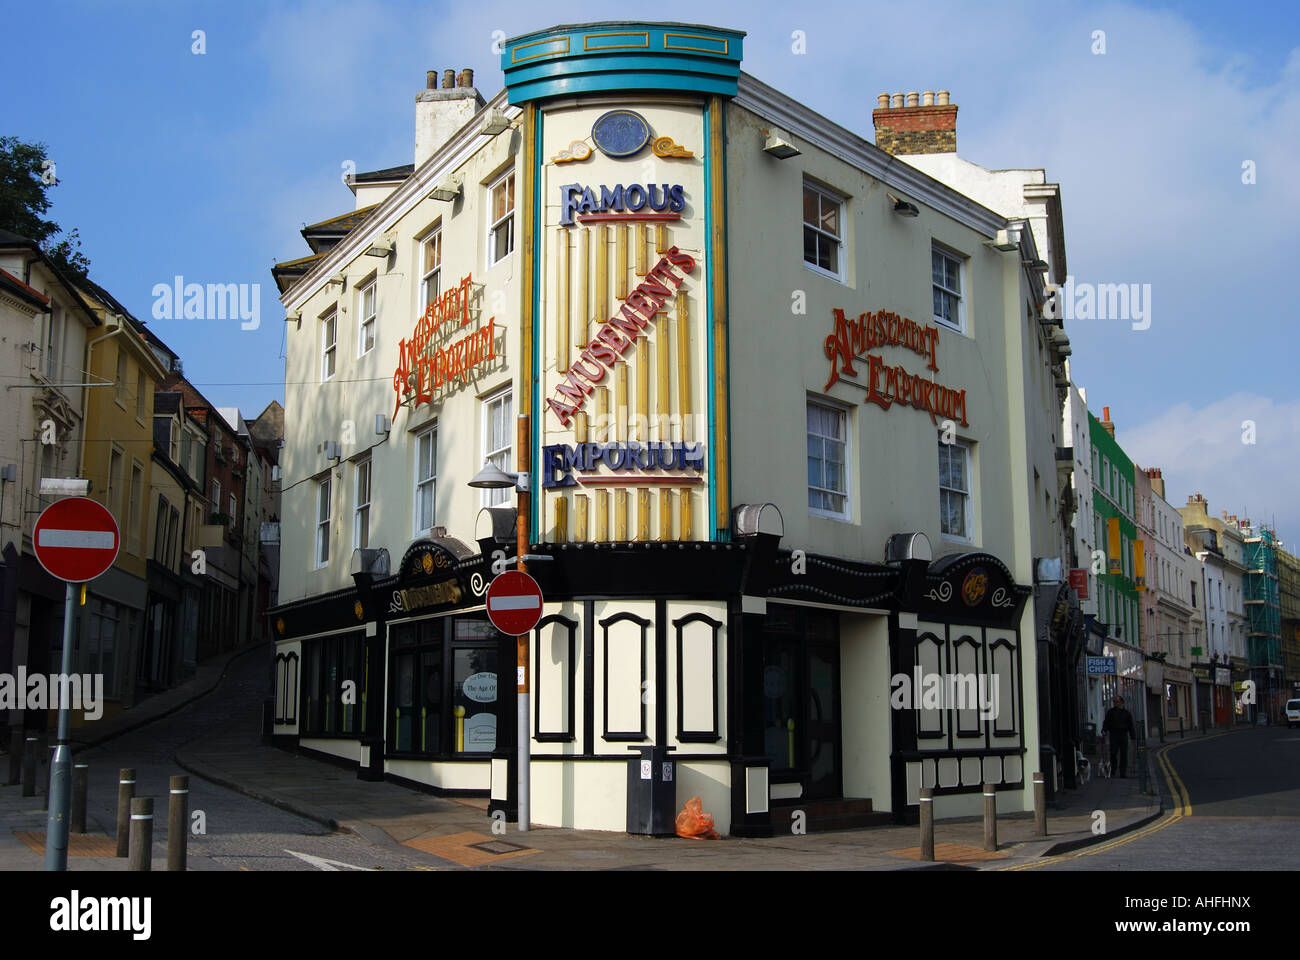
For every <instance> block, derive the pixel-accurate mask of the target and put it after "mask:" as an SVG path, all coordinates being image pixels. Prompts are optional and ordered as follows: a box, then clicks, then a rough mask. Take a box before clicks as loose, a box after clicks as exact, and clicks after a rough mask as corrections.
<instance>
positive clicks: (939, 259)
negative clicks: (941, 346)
mask: <svg viewBox="0 0 1300 960" xmlns="http://www.w3.org/2000/svg"><path fill="white" fill-rule="evenodd" d="M930 280H931V284H932V287H933V290H934V319H935V320H936V321H937V322H939V323H946V324H947V325H948V326H950V327H954V328H956V329H957V330H961V329H962V327H963V317H962V300H961V260H960V259H959V258H957V257H956V256H954V255H953V254H952V253H950V252H949V251H947V250H944V249H943V248H942V247H939V246H934V247H931V249H930Z"/></svg>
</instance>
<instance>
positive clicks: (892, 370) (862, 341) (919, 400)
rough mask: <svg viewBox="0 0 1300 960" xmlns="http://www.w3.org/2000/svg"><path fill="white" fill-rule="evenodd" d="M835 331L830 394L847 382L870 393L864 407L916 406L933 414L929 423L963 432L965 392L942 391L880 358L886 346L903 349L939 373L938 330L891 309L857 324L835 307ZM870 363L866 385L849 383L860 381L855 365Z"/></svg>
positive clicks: (830, 343)
mask: <svg viewBox="0 0 1300 960" xmlns="http://www.w3.org/2000/svg"><path fill="white" fill-rule="evenodd" d="M832 312H833V314H834V316H835V332H834V333H832V334H830V335H829V336H828V337H827V338H826V356H827V358H828V359H829V360H830V362H831V373H830V378H829V379H828V380H827V381H826V388H825V389H827V390H829V389H830V388H831V387H832V386H833V385H834V384H835V383H837V382H838V381H839V380H841V379H844V380H846V381H847V382H848V383H852V384H853V385H854V386H856V387H861V388H862V389H863V390H865V391H867V395H866V397H865V398H864V399H863V401H862V402H863V403H874V404H875V405H876V406H878V407H880V408H881V409H882V410H888V409H889V408H890V407H892V406H893V405H894V404H896V403H897V404H900V405H902V406H910V407H915V408H916V409H917V410H924V411H926V412H927V413H929V414H930V422H931V423H936V424H937V423H938V422H939V421H940V420H953V421H955V422H957V423H960V424H961V425H962V426H963V427H967V426H970V424H969V423H967V421H966V391H965V390H957V389H955V388H952V387H947V386H944V385H942V384H940V383H938V382H937V381H936V380H931V379H928V378H926V377H922V376H919V375H917V374H913V373H911V372H910V371H909V370H908V369H907V368H906V367H904V366H903V365H902V364H897V365H895V366H887V365H886V364H885V359H884V357H883V356H881V355H880V354H878V353H868V352H867V351H870V350H879V349H880V348H882V347H904V348H906V349H908V350H911V351H912V352H913V353H915V354H917V355H918V356H920V357H922V358H923V359H925V361H926V364H925V368H926V369H927V370H931V371H933V372H935V373H938V372H939V364H938V361H937V358H938V351H939V328H938V327H936V326H933V325H929V326H922V325H921V324H919V323H915V322H913V321H911V320H909V319H907V317H900V316H899V315H898V314H896V313H891V312H889V311H888V310H877V311H876V312H875V313H861V314H859V315H858V318H857V319H856V320H851V319H849V318H847V317H846V316H845V315H844V311H843V310H840V309H838V308H836V309H835V310H834V311H832ZM859 360H861V361H863V362H864V363H866V370H865V371H864V375H865V376H866V378H867V382H866V383H862V382H860V381H858V380H852V379H849V378H851V377H856V376H858V375H859V374H858V370H857V367H855V366H854V364H855V362H856V361H859Z"/></svg>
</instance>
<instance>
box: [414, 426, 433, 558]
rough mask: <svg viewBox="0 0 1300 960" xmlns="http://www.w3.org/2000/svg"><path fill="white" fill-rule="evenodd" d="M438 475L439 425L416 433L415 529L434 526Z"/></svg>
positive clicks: (419, 530)
mask: <svg viewBox="0 0 1300 960" xmlns="http://www.w3.org/2000/svg"><path fill="white" fill-rule="evenodd" d="M437 477H438V427H437V425H436V424H435V425H434V426H432V427H430V428H429V429H428V430H425V431H423V432H422V433H417V434H416V435H415V511H414V513H415V531H416V533H421V532H427V531H428V530H429V529H430V528H431V527H432V526H433V517H434V513H433V508H434V484H435V482H436V480H437Z"/></svg>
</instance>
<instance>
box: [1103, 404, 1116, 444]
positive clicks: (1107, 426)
mask: <svg viewBox="0 0 1300 960" xmlns="http://www.w3.org/2000/svg"><path fill="white" fill-rule="evenodd" d="M1101 428H1102V429H1103V430H1105V431H1106V432H1107V433H1109V434H1110V435H1111V436H1112V437H1113V436H1115V424H1113V423H1111V422H1110V407H1102V408H1101Z"/></svg>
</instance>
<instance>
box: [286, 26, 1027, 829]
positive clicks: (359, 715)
mask: <svg viewBox="0 0 1300 960" xmlns="http://www.w3.org/2000/svg"><path fill="white" fill-rule="evenodd" d="M743 36H744V35H743V34H741V33H739V32H736V31H732V30H725V29H717V28H713V27H703V26H694V25H679V24H650V23H645V24H642V23H622V22H620V23H601V24H590V25H583V26H563V27H556V28H553V29H550V30H545V31H542V32H539V33H533V34H528V35H525V36H522V37H518V38H515V39H513V40H510V41H507V42H506V43H505V45H504V53H503V55H502V68H503V71H504V74H505V85H506V89H505V90H504V91H503V92H502V93H500V94H498V95H497V96H496V97H495V98H493V99H492V100H491V101H490V102H487V103H483V102H482V101H481V100H479V99H478V96H477V93H476V92H475V93H473V96H472V97H471V96H470V94H469V93H462V94H457V93H454V92H452V91H454V90H456V89H463V86H462V87H452V86H451V84H450V83H449V82H446V81H444V87H443V89H442V90H440V91H438V92H437V95H436V96H433V95H429V94H422V95H421V98H417V99H418V101H419V104H424V103H427V102H433V103H437V104H446V103H454V104H460V105H462V106H463V102H464V101H465V100H466V99H467V98H468V99H470V100H471V101H472V102H473V103H474V104H475V105H476V106H477V108H478V109H477V110H475V111H474V112H473V113H472V116H470V115H469V114H468V113H467V114H466V116H470V119H468V120H462V121H460V123H461V125H460V126H459V127H457V128H456V129H455V131H454V132H452V133H450V134H449V139H448V140H447V141H446V142H445V143H444V144H442V145H441V146H435V147H431V146H430V141H429V140H428V138H427V137H425V139H424V140H423V144H424V149H425V150H426V151H427V156H424V157H422V156H420V155H419V153H418V152H417V157H416V164H415V166H414V169H413V170H411V171H410V172H409V173H406V172H404V171H402V169H401V168H392V169H391V170H390V171H384V172H382V173H384V174H385V177H389V175H391V179H392V180H393V181H394V183H395V185H393V186H387V187H385V188H384V189H386V190H388V191H389V192H387V193H384V192H383V190H379V189H377V188H375V187H373V186H371V184H375V183H381V182H383V183H386V182H387V181H386V180H385V179H384V178H381V177H379V176H378V175H376V176H371V175H359V176H358V177H357V178H356V180H357V181H358V183H364V184H366V185H367V186H366V189H365V190H364V191H361V190H358V203H359V204H360V203H361V196H362V193H363V192H364V194H365V202H366V203H368V204H370V203H373V204H374V207H373V209H372V210H371V211H370V212H369V213H368V214H367V215H366V216H365V217H364V218H363V219H362V220H361V222H360V223H359V224H358V225H357V226H356V227H354V228H353V229H352V230H351V231H350V232H349V233H348V234H347V235H346V236H344V237H343V239H342V240H340V241H339V242H338V243H337V245H335V246H333V247H331V248H330V249H328V250H327V251H325V252H324V253H323V254H321V255H319V256H317V257H313V258H309V260H310V261H311V262H310V263H306V264H304V263H302V262H295V267H294V269H295V270H297V271H301V272H300V273H299V274H298V275H297V276H296V277H295V278H294V279H293V280H292V281H291V282H289V283H288V284H287V286H286V288H285V292H284V297H283V300H284V303H285V306H286V309H287V311H288V314H289V321H290V323H289V338H288V344H289V345H288V361H287V366H286V374H287V381H288V386H287V388H286V399H287V404H286V412H285V423H286V449H285V451H284V454H285V457H284V464H285V466H284V487H283V525H284V526H283V534H282V536H283V550H282V567H281V578H280V599H281V605H280V606H279V607H278V608H276V609H275V610H273V611H272V612H271V616H272V619H273V622H274V626H275V629H276V632H277V635H278V638H279V639H278V652H277V705H276V727H275V730H276V734H277V737H278V738H279V739H280V742H282V743H286V744H291V745H296V746H297V747H299V748H301V749H307V750H311V751H315V752H317V753H321V754H327V755H330V756H333V757H335V758H337V759H339V760H340V761H342V762H344V763H347V764H349V765H355V766H356V768H357V770H358V775H359V776H362V777H368V778H379V777H388V778H392V779H397V780H401V781H404V782H409V783H413V784H416V785H419V786H421V787H424V788H426V789H431V790H434V791H436V792H442V793H466V794H474V795H479V796H487V797H490V798H491V803H492V806H493V808H494V809H504V810H506V811H513V810H514V809H515V808H516V803H517V798H516V797H515V795H514V792H515V770H514V764H515V760H514V757H515V743H514V736H515V734H514V731H515V729H516V715H515V710H516V707H515V701H516V698H515V697H514V696H512V695H511V694H512V693H513V685H512V684H510V683H509V678H510V675H511V674H510V670H509V667H510V660H511V658H512V657H513V653H514V649H515V644H514V640H513V638H510V637H505V636H503V635H501V634H499V633H497V632H496V631H495V630H494V629H493V628H492V627H491V625H490V623H489V622H488V620H487V618H486V615H485V612H484V600H483V596H484V593H485V591H486V587H487V583H488V582H489V581H490V579H491V577H492V574H493V571H492V563H493V556H494V554H496V555H497V558H498V561H500V559H501V558H502V557H504V558H505V559H506V564H505V565H506V566H509V565H510V562H511V560H512V558H513V557H514V555H515V553H516V546H515V544H516V533H517V530H518V527H517V524H523V525H526V533H527V537H526V542H527V544H528V546H527V550H528V554H529V559H528V560H527V567H528V571H529V573H531V574H532V575H533V576H534V577H535V578H536V579H537V581H538V583H539V584H540V586H541V589H542V592H543V596H544V598H545V604H544V609H543V611H542V619H541V621H540V623H539V625H538V627H537V629H536V630H535V631H534V634H533V636H532V637H531V657H532V660H531V663H530V673H531V677H530V679H531V684H530V699H529V709H530V717H529V729H530V735H531V743H530V755H531V761H530V763H531V771H530V772H531V795H530V803H531V818H532V820H533V822H535V823H538V824H548V825H558V826H569V827H579V828H594V829H608V830H623V829H625V827H626V824H627V796H628V782H629V770H628V760H629V758H630V757H636V756H637V754H636V753H634V752H632V751H630V750H629V748H636V747H652V746H653V747H660V748H668V749H669V751H670V752H668V753H667V757H666V759H668V760H670V761H672V762H673V764H674V767H673V776H674V783H675V791H676V807H677V809H680V808H681V807H682V805H683V804H684V802H685V801H686V800H687V799H689V798H690V797H692V796H696V795H698V796H700V797H701V798H702V800H703V804H704V809H705V810H706V811H707V812H709V813H711V814H713V815H714V817H715V818H716V823H717V826H718V829H719V830H721V831H723V832H729V833H733V834H749V835H761V834H767V833H771V832H774V831H775V832H778V833H779V832H784V831H786V830H789V829H790V823H791V813H792V812H793V811H794V810H795V809H800V810H803V811H804V812H805V814H806V816H807V822H808V825H809V827H810V828H812V829H817V828H818V827H835V826H850V825H860V824H867V823H871V822H884V821H888V820H894V821H899V822H903V821H907V820H909V819H913V818H915V817H916V816H917V810H918V795H919V790H920V789H921V788H922V787H933V788H934V790H935V795H936V798H937V799H936V805H937V807H938V811H937V812H938V815H939V816H941V817H945V816H960V815H972V814H975V813H978V811H979V810H980V809H981V804H982V800H981V797H980V793H981V784H982V783H984V782H989V783H993V784H995V785H996V789H997V791H998V798H999V799H998V805H999V808H1000V809H1003V810H1007V811H1011V810H1023V809H1032V802H1033V801H1032V797H1033V794H1032V782H1031V774H1032V773H1033V771H1034V770H1036V769H1038V768H1039V765H1040V763H1041V762H1042V761H1041V758H1040V757H1039V743H1038V733H1037V729H1036V720H1035V717H1036V715H1037V711H1036V709H1035V707H1036V704H1037V693H1036V686H1035V676H1036V671H1037V667H1036V663H1035V650H1034V642H1033V637H1034V625H1033V616H1032V611H1031V610H1028V609H1027V608H1026V600H1027V599H1028V598H1029V596H1030V594H1031V588H1030V586H1029V584H1030V583H1031V582H1032V581H1031V578H1032V573H1033V570H1032V565H1033V551H1032V543H1031V534H1030V523H1031V506H1030V505H1031V501H1032V499H1033V494H1032V492H1031V490H1032V479H1031V465H1030V464H1029V463H1028V460H1027V456H1026V453H1025V450H1026V448H1027V443H1026V438H1025V437H1024V425H1025V424H1026V423H1029V422H1031V418H1029V417H1027V416H1026V413H1027V411H1026V409H1025V404H1026V403H1029V402H1032V397H1031V395H1030V394H1029V393H1027V392H1026V391H1025V390H1024V388H1023V385H1022V380H1023V375H1024V374H1023V370H1024V359H1023V358H1024V354H1025V351H1026V350H1027V345H1028V344H1030V343H1032V337H1033V336H1035V335H1036V334H1037V330H1036V327H1035V325H1036V324H1038V323H1040V322H1042V321H1041V319H1040V318H1041V308H1042V304H1043V299H1044V297H1043V288H1042V278H1041V275H1040V274H1038V273H1035V272H1034V271H1033V270H1032V269H1027V268H1026V265H1032V264H1033V263H1034V261H1036V260H1037V259H1038V254H1037V251H1036V250H1035V248H1034V241H1033V236H1032V233H1031V231H1030V230H1028V229H1027V228H1025V229H1021V225H1020V224H1018V223H1017V222H1011V221H1008V220H1006V219H1005V218H1003V217H1001V216H999V215H997V214H995V213H994V212H992V211H990V210H988V209H986V208H985V207H982V206H980V205H979V204H976V203H975V202H974V201H972V200H970V199H969V198H967V197H965V196H963V195H961V194H960V193H957V192H956V191H954V190H952V189H951V188H949V187H946V186H944V185H943V184H941V183H939V182H938V181H936V180H933V179H931V178H930V177H928V176H926V175H925V174H923V173H921V172H919V171H917V170H915V169H914V168H912V167H910V166H908V165H907V164H906V163H904V162H902V161H900V160H897V159H895V158H894V157H891V156H890V155H889V154H887V153H885V152H883V151H881V150H879V149H877V148H876V147H875V146H874V145H872V144H871V143H869V142H867V141H865V140H863V139H861V138H860V137H859V136H857V135H856V134H854V133H852V132H850V131H848V130H846V129H843V128H841V127H838V126H836V125H835V124H833V123H831V122H830V121H828V120H826V119H825V118H823V117H820V116H818V115H817V114H815V113H813V112H812V111H810V110H808V109H807V108H805V107H804V106H802V105H800V104H799V103H797V102H796V101H794V100H792V99H791V98H789V97H787V96H785V95H783V94H781V93H779V92H777V91H775V90H773V89H772V88H770V87H767V86H766V85H764V84H763V83H761V82H759V81H758V80H756V79H754V78H752V77H750V76H748V75H746V74H743V73H742V72H741V71H740V62H741V55H742V42H743ZM432 79H433V75H432V74H431V83H432ZM449 79H450V78H448V80H449ZM459 79H461V78H458V80H459ZM449 88H450V89H449ZM421 109H423V107H422V106H421V105H417V115H418V114H419V111H420V110H421ZM417 128H418V129H421V130H426V131H427V130H436V129H437V128H438V124H437V123H428V122H422V121H420V120H419V119H417ZM420 142H421V141H420V140H419V139H417V144H419V143H420ZM417 149H419V148H417ZM503 183H509V184H510V190H509V192H508V193H507V192H504V191H502V190H501V189H500V187H501V185H502V184H503ZM507 234H508V235H507ZM438 235H441V238H442V239H441V247H440V249H439V251H438V255H437V257H436V258H433V259H436V260H437V262H438V266H437V270H438V271H440V273H441V276H442V277H443V278H445V279H443V280H442V281H441V286H440V287H439V288H438V290H437V291H436V292H435V293H430V292H429V291H428V289H426V288H424V287H422V286H421V285H420V283H419V282H417V281H418V279H419V278H421V277H428V276H432V275H433V273H432V272H431V271H433V270H434V268H433V267H431V266H430V264H431V263H432V260H431V259H426V257H429V256H430V252H429V240H430V238H432V237H435V236H438ZM368 253H369V254H370V255H367V254H368ZM367 291H373V292H370V293H367ZM429 304H432V306H429ZM367 331H369V332H367ZM385 376H389V377H391V386H390V383H389V381H388V380H381V379H380V378H383V377H385ZM303 381H305V382H303ZM300 383H301V385H300ZM377 414H378V415H380V416H379V418H378V419H379V422H376V415H377ZM516 416H520V417H522V418H526V420H523V421H522V422H523V423H525V424H526V428H527V429H526V431H524V430H520V431H519V432H518V433H517V434H516V432H515V428H514V422H515V418H516ZM384 418H391V422H388V421H386V420H385V419H384ZM349 425H351V426H349ZM484 460H491V461H492V462H493V463H495V464H496V465H497V466H499V467H501V468H502V469H506V470H517V469H521V468H522V469H523V470H525V471H526V472H527V473H528V474H529V476H530V478H531V483H530V489H529V491H528V492H527V493H526V494H524V495H522V496H520V497H519V498H518V503H520V504H522V505H523V506H522V511H523V512H522V514H521V515H517V514H516V511H515V508H514V505H515V503H516V498H515V495H514V494H513V492H511V494H510V496H509V499H508V500H506V499H503V498H502V496H501V495H500V494H498V495H496V496H495V497H494V496H493V494H492V492H491V491H482V490H478V489H474V488H471V487H469V486H468V485H467V484H468V481H469V480H470V479H471V478H472V477H473V476H474V475H475V474H476V473H477V472H478V471H479V469H480V468H481V466H482V465H483V462H484ZM516 465H517V466H516ZM494 499H495V500H496V501H498V502H493V501H494ZM498 566H500V563H499V562H498ZM1022 638H1023V642H1022ZM900 675H901V677H904V678H906V680H907V683H902V682H898V683H891V680H892V679H893V678H895V677H899V676H900ZM936 675H937V676H936ZM950 675H957V676H960V677H968V678H969V681H970V686H969V687H964V686H963V687H961V688H960V689H959V690H954V689H953V685H952V684H951V683H950V682H949V683H947V684H946V685H947V686H948V688H949V692H948V695H947V696H946V697H943V698H936V697H935V696H934V693H935V686H934V685H935V683H938V684H940V685H944V684H945V681H946V678H948V677H949V676H950ZM349 679H351V680H354V681H355V683H356V686H357V690H358V695H357V696H356V698H355V701H354V702H348V699H347V698H345V697H342V696H340V694H339V689H340V686H341V684H342V683H343V681H345V680H349ZM977 691H982V692H983V693H984V695H985V696H984V703H985V704H986V705H987V706H988V709H984V710H981V709H980V707H981V704H980V702H979V700H978V698H977V696H976V693H977ZM954 692H958V693H960V694H961V697H960V698H957V699H954V697H953V696H952V694H953V693H954ZM967 694H969V695H967Z"/></svg>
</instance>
